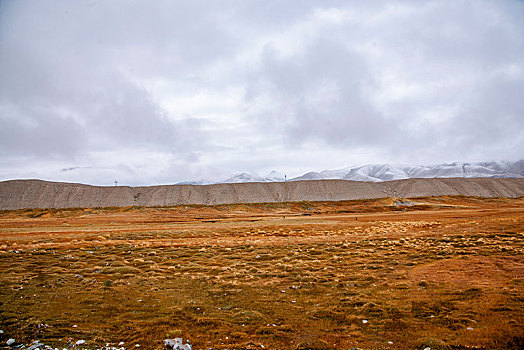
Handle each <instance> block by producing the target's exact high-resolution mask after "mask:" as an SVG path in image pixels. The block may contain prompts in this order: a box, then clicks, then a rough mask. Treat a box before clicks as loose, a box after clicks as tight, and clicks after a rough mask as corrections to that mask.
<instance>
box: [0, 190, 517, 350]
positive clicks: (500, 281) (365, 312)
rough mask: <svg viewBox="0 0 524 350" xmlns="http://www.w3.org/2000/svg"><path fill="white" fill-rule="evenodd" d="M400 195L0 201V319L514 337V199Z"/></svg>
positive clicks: (125, 336) (294, 337) (480, 342)
mask: <svg viewBox="0 0 524 350" xmlns="http://www.w3.org/2000/svg"><path fill="white" fill-rule="evenodd" d="M410 201H413V202H415V203H416V205H413V206H397V205H395V199H384V200H369V201H351V202H327V203H324V202H322V203H308V202H302V203H271V204H238V205H221V206H213V207H206V206H183V207H172V208H135V207H132V208H106V209H68V210H18V211H4V212H1V213H0V251H1V252H0V286H1V288H0V328H1V329H3V330H4V331H6V333H8V334H9V335H10V336H12V337H15V338H16V339H17V340H25V341H26V342H29V341H31V340H32V339H40V340H44V341H45V342H46V343H49V344H56V346H65V345H66V344H67V341H68V340H69V339H71V340H74V341H76V340H77V339H86V340H87V342H86V347H94V346H102V345H103V344H105V343H107V342H109V343H114V344H117V343H118V342H120V341H125V342H126V346H129V347H131V346H132V345H133V344H135V343H139V344H141V346H142V348H145V349H159V348H161V341H162V339H164V338H167V337H177V336H183V337H184V338H187V339H190V340H191V341H192V343H193V345H194V348H195V349H207V348H214V349H220V348H228V349H248V348H258V349H260V348H261V347H260V345H264V346H265V348H266V349H268V348H269V349H306V348H309V349H347V348H351V347H358V348H363V349H406V348H424V347H426V346H429V347H431V349H448V348H449V349H466V348H471V347H473V348H482V349H484V348H486V349H508V348H515V349H518V348H522V347H523V346H524V327H523V326H524V314H523V312H522V310H523V309H524V303H523V301H524V293H523V292H524V290H523V277H524V260H523V255H522V254H523V248H524V247H523V243H524V236H523V227H524V205H523V204H524V200H523V199H477V198H464V197H451V198H450V197H443V198H417V199H411V200H410ZM502 227H504V229H503V228H502ZM502 230H504V232H502ZM437 235H438V239H437ZM364 320H365V321H367V322H364ZM43 324H46V325H48V327H43V326H42V325H43ZM39 325H41V326H40V327H39ZM75 325H76V326H77V327H74V326H75ZM60 339H61V340H60Z"/></svg>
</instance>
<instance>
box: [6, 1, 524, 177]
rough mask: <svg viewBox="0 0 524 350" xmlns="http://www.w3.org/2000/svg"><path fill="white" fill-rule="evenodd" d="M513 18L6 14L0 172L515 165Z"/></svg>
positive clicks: (455, 13)
mask: <svg viewBox="0 0 524 350" xmlns="http://www.w3.org/2000/svg"><path fill="white" fill-rule="evenodd" d="M523 10H524V3H523V2H522V1H516V0H515V1H514V0H496V1H495V0H493V1H489V0H485V1H484V0H483V1H475V2H473V1H452V0H449V1H424V2H420V1H416V0H406V1H395V2H391V1H372V2H363V1H347V0H344V1H335V0H333V1H323V2H318V1H314V0H307V1H300V2H282V1H276V0H269V1H220V2H218V1H205V0H197V1H168V0H165V1H164V0H159V1H154V2H148V1H119V0H117V1H74V2H71V1H65V0H63V1H62V0H60V1H58V0H57V1H55V0H44V1H31V0H21V1H9V0H5V1H0V164H1V165H2V167H3V169H2V173H3V174H8V175H4V177H7V176H9V177H13V176H29V175H27V174H31V176H35V174H36V175H38V174H39V173H40V174H44V175H45V176H49V177H56V178H59V179H65V180H68V181H69V180H75V179H78V180H77V181H81V180H82V179H85V181H90V182H96V181H97V180H96V179H97V176H103V177H104V182H105V181H106V179H108V178H109V179H111V178H113V177H119V178H122V181H125V182H128V183H132V182H133V181H135V183H142V184H147V181H148V179H153V180H151V181H161V182H164V183H165V182H170V181H173V182H176V181H182V180H192V179H194V178H201V177H202V178H210V177H213V176H222V175H224V174H225V173H228V174H229V173H230V172H231V171H232V169H235V171H236V169H238V170H239V171H243V169H244V168H249V169H246V170H249V171H253V172H259V173H263V172H264V171H265V169H271V168H276V169H278V168H280V167H286V166H287V165H288V164H291V163H293V167H294V168H295V169H302V170H304V169H305V170H308V169H312V168H315V167H316V164H323V165H322V167H325V168H337V167H344V166H346V165H347V163H351V164H355V162H358V163H361V162H366V163H372V162H384V161H386V162H420V163H434V162H444V161H455V160H465V161H474V160H489V159H518V158H521V157H522V155H521V153H522V152H521V150H522V149H523V148H524V136H523V130H524V125H523V118H522V115H523V109H524V107H523V106H524V102H523V101H524V100H523V99H522V98H521V97H520V94H521V91H523V90H524V86H523V81H524V20H523V13H524V11H523ZM263 47H265V49H262V50H261V48H263ZM243 91H244V92H245V94H244V96H243V97H242V92H243ZM211 100H212V101H211ZM224 101H225V102H224ZM303 150H309V152H310V153H312V152H313V151H314V152H315V153H314V154H315V155H314V156H311V157H310V156H307V157H306V156H303V154H302V152H303ZM357 153H358V154H360V156H359V155H358V154H357ZM283 154H284V155H285V156H284V155H283ZM155 155H157V156H158V159H156V160H155V162H154V163H153V162H152V161H151V159H150V158H151V157H153V156H155ZM344 155H347V156H344ZM328 160H329V161H328ZM273 162H274V164H272V163H273ZM24 164H25V165H24ZM27 164H30V165H27ZM37 166H38V167H37ZM72 167H79V168H78V169H75V171H65V172H61V171H60V170H61V169H64V168H72ZM262 168H264V170H259V169H262ZM52 169H55V170H52ZM53 171H54V172H53ZM286 171H293V169H291V168H290V167H287V170H286ZM201 173H203V175H200V176H199V174H201ZM13 174H14V175H13ZM16 174H19V175H16ZM118 174H120V175H118ZM44 175H42V176H44ZM133 179H135V180H133Z"/></svg>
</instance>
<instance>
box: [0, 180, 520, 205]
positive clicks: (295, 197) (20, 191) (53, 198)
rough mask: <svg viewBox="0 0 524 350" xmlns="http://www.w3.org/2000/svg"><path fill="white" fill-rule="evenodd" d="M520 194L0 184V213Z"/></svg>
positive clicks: (438, 185)
mask: <svg viewBox="0 0 524 350" xmlns="http://www.w3.org/2000/svg"><path fill="white" fill-rule="evenodd" d="M447 195H451V196H456V195H463V196H476V197H486V198H493V197H508V198H516V197H521V196H524V179H523V178H520V179H519V178H438V179H437V178H435V179H407V180H396V181H387V182H380V183H374V182H361V181H349V180H313V181H293V182H272V183H257V182H255V183H236V184H214V185H163V186H150V187H128V186H118V187H101V186H90V185H83V184H73V183H60V182H48V181H41V180H10V181H3V182H0V210H9V209H24V208H72V207H127V206H173V205H186V204H188V205H190V204H198V205H213V204H226V203H258V202H283V201H286V202H287V201H341V200H356V199H374V198H384V197H432V196H447Z"/></svg>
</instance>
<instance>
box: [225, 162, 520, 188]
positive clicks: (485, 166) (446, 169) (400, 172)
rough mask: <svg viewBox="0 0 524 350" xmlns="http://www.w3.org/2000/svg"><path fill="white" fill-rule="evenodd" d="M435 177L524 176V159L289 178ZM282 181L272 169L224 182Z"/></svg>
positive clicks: (313, 173) (369, 167) (370, 167)
mask: <svg viewBox="0 0 524 350" xmlns="http://www.w3.org/2000/svg"><path fill="white" fill-rule="evenodd" d="M433 177H524V160H519V161H516V162H503V161H496V162H477V163H461V162H455V163H445V164H438V165H419V166H402V165H398V166H392V165H390V164H367V165H363V166H358V167H353V168H345V169H337V170H324V171H321V172H316V171H311V172H308V173H306V174H304V175H301V176H298V177H295V178H292V179H290V180H289V181H301V180H324V179H344V180H353V181H373V182H379V181H391V180H401V179H409V178H433ZM279 181H285V176H284V175H282V174H281V173H279V172H277V171H275V170H273V171H271V172H270V173H269V174H267V175H266V176H264V177H260V176H257V175H252V174H248V173H242V174H239V175H236V176H233V177H231V178H229V179H227V180H225V181H222V182H226V183H235V182H279Z"/></svg>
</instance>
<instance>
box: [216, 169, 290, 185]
mask: <svg viewBox="0 0 524 350" xmlns="http://www.w3.org/2000/svg"><path fill="white" fill-rule="evenodd" d="M282 181H285V176H284V175H282V174H281V173H279V172H278V171H276V170H272V171H271V172H270V173H269V174H267V175H266V176H264V177H261V176H258V175H256V174H249V173H242V174H238V175H235V176H233V177H230V178H229V179H227V180H225V181H221V182H223V183H237V182H282Z"/></svg>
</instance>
